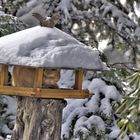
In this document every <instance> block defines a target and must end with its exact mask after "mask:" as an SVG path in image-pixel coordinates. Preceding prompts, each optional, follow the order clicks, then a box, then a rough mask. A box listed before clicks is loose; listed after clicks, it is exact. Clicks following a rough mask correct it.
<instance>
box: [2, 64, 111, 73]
mask: <svg viewBox="0 0 140 140" xmlns="http://www.w3.org/2000/svg"><path fill="white" fill-rule="evenodd" d="M3 64H4V65H8V66H20V67H26V68H43V69H66V70H88V71H109V69H90V68H81V67H40V66H38V67H37V66H36V67H35V66H29V65H19V64H12V63H11V64H8V63H5V62H3V63H2V62H0V65H3Z"/></svg>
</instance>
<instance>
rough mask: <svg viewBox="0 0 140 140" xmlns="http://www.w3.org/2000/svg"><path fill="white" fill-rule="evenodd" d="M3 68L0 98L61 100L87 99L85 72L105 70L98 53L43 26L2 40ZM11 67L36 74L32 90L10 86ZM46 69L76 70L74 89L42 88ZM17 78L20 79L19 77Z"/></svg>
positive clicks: (57, 31)
mask: <svg viewBox="0 0 140 140" xmlns="http://www.w3.org/2000/svg"><path fill="white" fill-rule="evenodd" d="M51 47H52V49H51ZM48 48H49V49H48ZM48 52H49V53H48ZM56 52H57V53H56ZM38 56H39V57H38ZM36 57H37V58H36ZM73 63H74V64H73ZM0 65H1V70H0V94H5V95H16V96H30V97H39V98H60V99H62V98H87V97H88V96H89V93H88V91H86V90H83V89H82V82H83V73H84V70H92V71H93V70H103V69H104V67H103V64H102V62H101V60H100V58H99V55H98V53H97V52H96V51H94V50H93V49H92V48H89V47H88V46H86V45H84V44H82V43H80V42H79V41H78V40H76V39H75V38H73V37H72V36H70V35H68V34H66V33H64V32H63V31H61V30H59V29H57V28H46V27H40V26H36V27H33V28H29V29H26V30H23V31H20V32H17V33H13V34H11V35H7V36H4V37H1V38H0ZM11 66H12V67H14V68H16V67H17V66H18V67H20V68H21V69H22V68H29V69H30V70H33V72H35V74H34V75H33V77H34V78H33V79H34V82H33V84H32V85H33V86H32V87H28V86H23V85H20V86H16V85H15V86H13V85H12V84H9V76H8V74H9V71H10V70H9V68H10V67H11ZM55 66H56V68H55ZM79 68H81V69H79ZM46 69H60V70H61V69H72V70H74V71H75V85H74V87H73V89H59V88H55V89H54V88H53V89H50V88H47V87H46V88H45V87H43V78H44V75H43V73H44V71H45V70H46ZM21 76H22V75H21ZM11 77H13V74H12V76H11ZM17 77H18V78H19V79H21V78H20V75H18V76H17ZM27 78H29V77H27ZM11 81H12V80H11Z"/></svg>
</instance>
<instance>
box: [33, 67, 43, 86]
mask: <svg viewBox="0 0 140 140" xmlns="http://www.w3.org/2000/svg"><path fill="white" fill-rule="evenodd" d="M42 80H43V68H36V70H35V79H34V88H41V87H42Z"/></svg>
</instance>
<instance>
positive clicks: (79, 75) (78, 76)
mask: <svg viewBox="0 0 140 140" xmlns="http://www.w3.org/2000/svg"><path fill="white" fill-rule="evenodd" d="M83 74H84V72H83V70H76V71H75V86H74V89H78V90H82V83H83Z"/></svg>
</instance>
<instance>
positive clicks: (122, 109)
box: [116, 71, 140, 136]
mask: <svg viewBox="0 0 140 140" xmlns="http://www.w3.org/2000/svg"><path fill="white" fill-rule="evenodd" d="M127 81H128V83H129V85H128V86H130V87H129V88H131V91H130V92H129V94H128V95H127V96H125V97H124V100H123V101H122V104H121V105H120V106H119V108H118V109H117V111H116V113H118V114H119V115H120V119H119V121H118V126H119V127H120V128H121V133H120V135H122V136H124V135H125V134H126V133H127V134H130V133H137V134H139V133H140V126H139V125H137V124H138V123H139V121H140V71H138V72H135V73H134V74H132V75H131V76H129V77H128V79H127Z"/></svg>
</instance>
